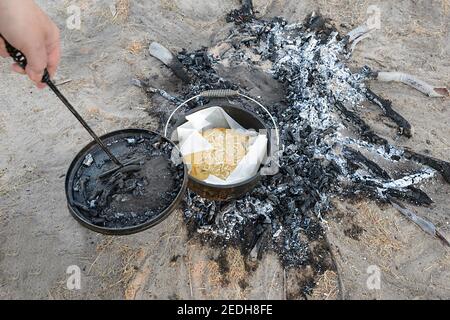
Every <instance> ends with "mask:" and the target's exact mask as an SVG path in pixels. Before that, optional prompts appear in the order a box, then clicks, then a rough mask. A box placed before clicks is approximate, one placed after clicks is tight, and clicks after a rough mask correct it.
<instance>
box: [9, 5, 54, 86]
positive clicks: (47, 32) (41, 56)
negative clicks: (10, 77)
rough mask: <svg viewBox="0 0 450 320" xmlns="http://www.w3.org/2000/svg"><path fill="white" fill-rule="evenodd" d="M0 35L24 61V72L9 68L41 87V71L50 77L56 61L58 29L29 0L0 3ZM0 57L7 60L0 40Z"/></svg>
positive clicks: (14, 67) (14, 65)
mask: <svg viewBox="0 0 450 320" xmlns="http://www.w3.org/2000/svg"><path fill="white" fill-rule="evenodd" d="M0 34H1V35H2V36H3V37H4V38H5V39H6V40H7V41H8V42H9V43H10V44H11V45H12V46H13V47H15V48H17V49H18V50H20V51H22V52H23V54H24V55H25V57H26V58H27V61H28V64H27V67H26V68H25V70H23V69H22V68H21V67H20V66H19V65H18V64H16V63H15V64H13V66H12V69H13V70H14V71H16V72H18V73H21V74H27V75H28V77H29V78H30V79H31V80H32V81H34V82H35V83H36V86H37V87H38V88H44V87H45V84H43V83H42V82H41V80H42V76H43V74H44V70H45V68H47V70H48V72H49V74H50V77H52V76H54V74H55V72H56V69H57V67H58V64H59V60H60V55H61V49H60V39H59V29H58V27H57V26H56V25H55V24H54V23H53V22H52V21H51V20H50V18H49V17H48V16H47V15H46V14H45V13H44V12H43V11H42V10H41V9H40V8H39V7H38V6H37V5H36V4H35V3H34V1H33V0H20V1H17V0H0ZM0 55H1V56H2V57H4V58H6V57H9V54H8V52H7V51H6V48H5V42H4V41H3V39H1V38H0Z"/></svg>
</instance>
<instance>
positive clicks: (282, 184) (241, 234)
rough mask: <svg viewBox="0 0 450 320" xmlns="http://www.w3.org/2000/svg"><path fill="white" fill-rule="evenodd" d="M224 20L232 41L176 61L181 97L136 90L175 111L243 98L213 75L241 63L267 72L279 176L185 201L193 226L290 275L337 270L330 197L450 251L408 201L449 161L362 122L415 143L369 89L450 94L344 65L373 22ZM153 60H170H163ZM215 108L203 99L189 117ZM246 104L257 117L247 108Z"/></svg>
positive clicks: (447, 173)
mask: <svg viewBox="0 0 450 320" xmlns="http://www.w3.org/2000/svg"><path fill="white" fill-rule="evenodd" d="M227 20H228V22H233V23H234V27H233V28H232V29H231V31H230V34H229V36H228V37H227V38H226V39H225V40H224V41H221V42H220V43H218V44H217V45H215V46H214V47H212V48H202V49H199V50H197V51H195V52H187V51H186V50H183V51H182V52H180V53H179V54H178V56H177V58H178V59H177V60H178V61H180V62H181V64H182V65H183V66H184V68H185V71H187V74H188V77H189V82H188V83H187V84H188V85H187V86H186V90H185V91H184V92H183V93H181V94H180V97H174V96H172V95H170V94H168V93H167V92H165V91H163V90H160V89H155V88H152V87H151V85H150V83H149V82H148V80H142V81H136V84H137V85H139V86H141V87H142V88H144V89H145V90H146V92H147V93H149V94H151V95H153V94H154V93H160V94H161V95H162V96H163V97H165V98H166V99H167V100H168V101H170V102H171V103H178V102H180V101H182V100H183V99H185V98H187V97H191V96H193V95H195V94H198V93H200V92H202V91H204V90H209V89H234V90H242V91H246V89H247V88H241V87H239V86H238V85H237V84H236V83H234V82H233V81H232V80H227V79H226V78H225V77H223V76H221V75H219V72H218V71H217V70H218V69H221V70H223V69H227V68H230V67H233V66H244V67H245V68H247V69H248V70H258V71H259V72H264V73H267V74H270V75H271V76H272V77H273V78H274V79H276V80H277V81H278V82H280V83H281V84H282V86H283V87H284V90H285V92H284V95H285V97H284V99H283V100H281V101H279V102H278V103H275V104H273V105H271V106H269V107H270V108H269V109H270V112H271V113H272V114H273V115H274V116H275V118H276V120H277V122H278V124H279V127H280V133H281V139H282V144H283V145H282V151H281V152H280V155H279V166H280V171H279V173H278V174H276V175H274V176H266V177H264V178H263V180H262V181H261V183H260V185H259V186H258V187H257V188H256V189H254V190H253V191H252V192H250V193H249V194H247V195H246V196H245V197H243V198H241V199H236V200H234V201H229V202H225V203H224V202H214V201H208V200H206V199H202V198H201V197H199V196H197V195H195V194H194V193H192V192H191V193H188V196H187V197H186V201H185V206H184V214H185V217H186V220H187V223H188V225H189V227H190V229H191V230H192V231H196V232H197V233H199V234H201V235H202V237H203V239H207V240H210V241H212V242H213V243H216V244H222V245H228V244H234V245H238V246H239V247H241V248H242V251H243V252H244V253H246V254H248V255H249V257H250V259H257V258H258V257H260V256H261V254H262V253H263V252H264V251H266V250H273V251H275V252H277V253H278V255H279V257H280V260H281V261H282V263H283V265H284V266H285V267H292V266H302V265H312V266H313V267H314V271H315V272H316V273H322V272H324V271H325V270H327V269H330V268H333V263H332V261H331V257H330V254H329V252H328V251H329V250H328V245H327V242H326V240H325V236H324V230H323V228H324V224H323V223H322V222H323V221H324V218H325V215H326V212H327V211H328V210H330V208H331V203H330V199H331V198H333V197H347V198H351V197H355V196H365V197H370V198H372V199H374V200H378V201H381V202H384V203H390V204H392V205H393V206H394V207H395V208H397V209H398V210H399V211H400V212H401V213H402V214H404V215H405V216H406V217H407V218H409V219H410V220H411V221H413V222H415V223H416V224H417V225H418V226H419V227H420V228H421V229H423V230H424V231H425V232H427V233H429V234H431V235H433V236H436V237H438V238H440V239H441V240H442V241H443V242H444V243H446V244H447V245H449V242H448V241H447V240H446V239H445V238H444V236H443V235H442V234H441V233H440V232H439V230H437V229H436V227H435V226H434V225H433V224H431V223H430V222H428V221H426V220H425V219H423V218H421V217H419V216H417V215H416V214H415V213H414V212H413V211H412V210H410V209H408V208H407V207H406V206H405V205H404V204H403V202H407V203H410V204H413V205H418V206H423V205H429V204H430V203H432V199H431V198H430V197H429V196H428V195H427V194H426V193H425V192H424V191H423V190H421V189H420V188H419V186H420V184H421V182H423V181H424V180H427V179H433V178H435V177H437V176H438V175H441V176H442V177H443V178H444V180H445V181H446V182H447V183H450V163H448V162H445V161H441V160H438V159H435V158H432V157H430V156H427V155H422V154H418V153H416V152H414V151H412V150H406V149H404V148H400V147H397V146H395V145H391V144H389V143H388V141H387V140H386V139H384V138H383V137H381V136H379V135H377V134H376V133H375V132H374V131H373V130H372V129H371V128H370V126H369V125H368V124H367V123H366V122H365V121H364V120H363V119H362V118H361V117H360V116H359V113H360V111H361V110H362V109H363V108H364V107H363V103H364V102H367V101H369V102H371V103H373V104H375V105H376V106H378V107H379V108H380V110H381V112H382V113H383V114H384V115H385V116H386V117H387V118H389V119H390V120H391V121H392V122H393V123H395V125H396V126H397V128H398V134H399V135H403V136H405V137H410V136H411V125H410V124H409V122H408V121H407V120H406V119H405V118H404V117H402V116H401V115H400V114H398V113H397V112H396V111H395V110H394V108H393V106H392V104H391V102H390V101H389V100H386V99H383V98H382V97H380V96H379V95H378V94H376V93H374V92H373V91H372V90H370V89H369V88H368V87H367V85H366V81H367V80H369V79H379V80H381V81H400V82H403V83H406V84H408V85H410V86H412V87H414V88H415V89H417V90H420V91H422V92H423V93H425V94H427V95H429V96H430V97H442V96H448V90H447V89H445V88H434V87H433V86H430V85H428V84H427V83H425V82H423V81H420V80H418V79H416V78H414V77H412V76H410V75H405V74H400V73H390V72H377V71H373V70H372V69H371V68H369V67H367V66H364V67H363V68H361V69H360V70H359V71H357V72H352V71H351V70H350V68H349V67H348V66H347V65H346V61H347V60H348V59H349V58H350V56H351V53H352V51H353V49H354V47H355V46H356V44H357V43H358V42H359V41H360V40H362V39H363V38H364V37H366V35H367V33H369V32H371V31H372V30H371V29H370V28H368V27H367V26H365V25H364V26H362V27H360V28H357V29H355V30H353V31H351V32H350V33H348V34H347V35H345V36H343V35H341V34H339V32H338V31H337V30H336V29H335V28H334V27H333V26H332V25H331V24H330V23H329V21H328V20H327V19H326V18H324V17H322V16H320V15H317V14H314V13H312V14H311V15H309V16H308V17H307V18H306V19H305V21H304V22H303V23H294V24H289V23H288V22H287V21H285V20H284V19H282V18H274V19H272V20H261V19H258V18H256V16H255V15H254V12H253V7H252V4H251V1H243V6H242V8H241V9H239V10H234V11H233V12H231V13H230V14H229V15H228V18H227ZM152 54H153V55H154V56H155V57H157V58H159V59H160V60H163V59H162V58H161V57H160V56H158V52H152ZM166 60H167V59H166ZM169 60H170V59H169ZM167 65H168V66H169V67H170V64H167ZM177 68H179V66H177ZM179 73H180V71H179V70H178V69H177V70H176V74H179ZM208 102H209V101H208V100H207V99H206V98H201V99H198V100H197V101H195V102H194V103H191V104H189V108H193V107H196V106H198V105H203V104H206V103H208ZM239 103H240V105H243V106H245V107H248V108H249V109H250V110H253V111H255V109H254V108H253V107H252V106H249V105H247V104H246V103H245V101H239ZM167 111H169V110H167ZM255 112H256V111H255ZM155 114H156V115H157V116H159V117H161V118H162V119H164V120H165V119H167V114H168V112H166V111H165V110H162V109H160V110H157V111H153V115H155ZM260 116H261V117H263V118H264V117H266V115H265V114H263V113H261V114H260ZM266 120H268V119H267V118H266ZM164 122H165V121H161V123H164ZM268 123H270V122H269V121H268ZM402 168H406V169H402ZM411 168H413V169H414V170H412V169H411ZM309 289H310V288H305V292H308V290H309Z"/></svg>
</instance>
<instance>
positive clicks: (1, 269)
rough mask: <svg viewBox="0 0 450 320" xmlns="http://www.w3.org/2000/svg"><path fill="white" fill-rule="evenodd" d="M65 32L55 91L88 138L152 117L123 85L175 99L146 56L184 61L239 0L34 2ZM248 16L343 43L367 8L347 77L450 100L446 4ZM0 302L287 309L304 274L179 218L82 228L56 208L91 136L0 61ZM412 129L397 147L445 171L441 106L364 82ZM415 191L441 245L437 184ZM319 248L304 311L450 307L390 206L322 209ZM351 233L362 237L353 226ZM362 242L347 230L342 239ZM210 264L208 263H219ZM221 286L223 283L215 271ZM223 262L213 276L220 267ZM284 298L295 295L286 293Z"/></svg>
mask: <svg viewBox="0 0 450 320" xmlns="http://www.w3.org/2000/svg"><path fill="white" fill-rule="evenodd" d="M38 2H39V4H41V5H42V7H43V8H45V9H46V10H47V11H48V13H49V15H50V16H51V17H52V18H53V19H54V20H55V21H56V23H57V24H58V25H59V26H60V27H61V30H62V40H63V59H62V63H61V68H60V70H59V73H58V78H57V79H56V82H65V81H68V82H67V83H65V84H63V85H61V86H60V88H61V90H63V91H64V93H65V94H67V96H68V97H69V99H70V100H71V101H73V102H74V104H75V106H76V107H77V108H78V110H80V112H81V113H82V114H83V115H84V116H86V118H87V119H88V121H89V123H90V124H92V126H93V127H94V128H95V130H96V131H97V132H98V133H106V132H108V131H111V130H115V129H121V128H127V127H133V126H136V127H143V128H148V129H152V128H153V129H154V128H155V127H156V125H157V124H156V123H155V120H154V119H151V118H149V116H148V115H147V113H146V112H145V110H146V109H148V108H153V107H155V106H154V105H153V104H152V103H150V102H149V101H148V99H147V97H146V96H145V95H144V94H143V93H142V92H141V91H140V90H139V89H137V88H134V87H133V86H131V85H130V79H131V78H133V77H136V76H145V77H152V79H153V80H154V85H155V86H157V87H161V88H167V89H171V90H175V89H176V88H178V87H179V86H180V83H179V82H178V80H177V79H176V78H175V77H174V76H173V75H172V74H171V72H170V71H169V70H167V69H166V68H164V67H161V65H160V64H159V63H158V62H157V61H156V60H154V59H153V58H151V57H149V55H148V53H147V49H146V48H147V46H148V43H149V42H150V41H152V40H157V41H159V42H161V43H163V44H165V45H167V46H168V47H170V48H172V49H174V50H179V49H181V48H187V49H196V48H200V47H201V46H208V45H211V43H212V40H213V39H214V37H215V35H216V34H217V33H218V32H220V30H222V29H223V28H224V27H225V25H226V23H225V21H224V18H225V15H226V13H227V12H228V11H229V10H230V9H232V8H236V7H237V6H238V5H239V2H238V1H236V0H229V1H223V0H221V1H219V0H208V1H206V0H204V1H194V0H155V1H144V0H135V1H129V3H128V1H124V0H121V1H117V6H116V7H117V11H116V16H115V17H113V16H112V13H111V10H110V9H109V6H110V4H114V3H115V1H87V0H78V1H76V0H74V1H43V0H42V1H38ZM255 3H256V6H257V9H258V10H259V12H260V14H261V15H266V16H268V17H270V16H275V15H281V16H284V17H285V18H287V19H288V20H290V21H300V20H302V19H303V18H304V16H305V15H306V14H307V13H309V12H310V11H312V10H315V9H320V10H321V12H322V13H323V14H325V15H327V16H329V17H330V18H332V19H333V20H334V21H335V23H336V25H338V26H339V25H341V26H340V28H341V29H342V30H348V29H351V28H352V27H355V26H357V25H358V24H360V23H362V22H363V21H364V20H365V19H366V18H367V14H366V10H367V7H368V5H370V4H374V5H377V6H378V7H379V8H380V10H381V11H380V12H381V23H382V24H381V30H379V31H377V32H376V33H375V34H374V35H373V36H372V39H370V40H367V41H365V42H364V43H362V44H361V45H360V46H359V48H358V49H357V51H356V52H355V55H354V57H353V61H354V63H353V64H354V65H355V66H362V65H363V64H368V65H370V66H372V67H374V68H376V69H377V68H378V69H383V70H399V71H406V72H409V73H413V74H417V75H420V76H421V77H422V78H424V79H427V80H429V81H431V82H433V83H436V84H441V85H445V86H447V87H449V86H450V64H449V61H450V60H449V52H450V34H449V21H450V19H449V15H450V3H449V1H448V0H442V1H438V0H433V1H408V0H401V1H395V2H394V1H376V0H372V1H349V0H346V1H334V0H333V1H325V0H315V1H309V0H308V1H293V0H258V1H255ZM74 4H75V5H78V6H80V8H81V10H82V11H81V12H82V16H81V23H82V24H81V30H69V29H67V28H66V27H65V25H66V23H65V20H66V19H67V17H68V14H67V12H66V8H67V7H68V6H69V5H74ZM0 69H1V70H0V73H1V76H2V81H1V83H0V92H1V94H0V101H1V104H2V107H1V108H0V141H1V143H0V298H2V299H7V298H32V299H41V298H44V299H53V298H67V299H79V298H92V299H96V298H113V299H122V298H127V299H133V298H144V299H155V298H160V299H181V298H194V299H212V298H236V299H248V298H259V299H285V298H297V297H299V295H298V288H297V283H298V282H299V281H301V279H302V277H303V276H304V275H305V274H307V273H308V268H304V269H301V270H283V268H282V267H281V266H280V265H279V263H278V261H277V258H276V256H274V255H270V254H269V255H266V256H265V257H263V259H262V260H261V261H260V262H259V263H258V264H257V265H255V266H254V268H253V269H252V270H249V269H248V268H246V266H245V263H244V259H243V257H242V256H241V255H240V253H239V252H238V251H236V250H234V249H228V250H226V252H224V253H220V252H217V250H213V249H211V248H209V247H204V246H203V247H202V246H201V245H199V244H198V243H194V242H192V241H188V240H187V237H186V230H185V226H184V224H183V221H182V218H181V213H180V212H176V213H174V214H173V215H172V216H170V217H169V218H168V219H167V220H166V221H164V222H163V223H161V224H160V225H158V226H157V227H155V228H153V229H151V230H148V231H145V232H142V233H140V234H137V235H133V236H127V237H108V236H103V235H99V234H96V233H93V232H91V231H88V230H86V229H85V228H83V227H81V226H80V225H79V224H78V223H77V222H76V221H75V220H74V219H72V218H71V216H70V215H69V212H68V210H67V208H66V201H65V194H64V175H65V172H66V170H67V168H68V165H69V163H70V161H71V160H72V158H73V157H74V156H75V155H76V153H77V152H78V150H79V149H80V148H81V147H82V146H84V145H85V144H86V143H87V142H88V140H89V136H88V135H87V134H86V133H85V132H84V131H83V130H82V129H81V127H80V126H79V125H78V123H77V122H76V121H75V120H74V118H73V117H72V116H71V115H70V114H69V113H68V111H67V110H65V109H64V107H63V106H62V105H61V104H60V103H59V101H57V99H56V98H55V97H54V96H53V95H52V94H51V93H50V92H49V91H47V90H44V91H38V90H36V89H35V88H33V86H32V85H31V83H30V82H29V81H28V80H27V79H25V78H23V77H21V76H19V75H15V74H12V73H11V72H10V71H9V63H8V62H7V61H1V62H0ZM372 88H373V89H374V90H375V91H376V92H379V93H383V95H384V96H385V97H387V98H389V99H391V100H393V103H394V106H395V108H396V110H398V111H399V112H400V113H401V114H403V115H404V116H405V117H406V118H407V119H408V120H409V121H410V122H411V124H412V125H413V127H414V136H413V137H412V138H411V139H409V140H407V139H405V138H395V139H394V140H395V141H394V142H395V143H396V144H398V145H404V146H409V147H412V148H414V150H416V151H419V152H425V151H426V150H428V151H429V152H430V153H431V154H432V155H434V156H436V157H439V158H442V159H445V160H447V161H450V152H449V150H450V138H449V137H450V126H449V120H450V108H449V100H448V99H446V100H445V99H430V98H426V97H424V96H423V95H421V94H420V93H418V92H415V91H413V90H411V89H409V88H407V87H405V86H402V85H392V84H379V83H373V84H372ZM368 111H373V112H370V113H369V112H368V113H367V115H366V117H365V118H366V119H367V120H368V121H369V122H370V123H371V125H373V126H374V127H375V128H376V130H377V131H378V132H379V133H381V134H382V135H383V136H386V137H391V138H392V137H395V129H394V128H392V127H389V126H386V123H388V124H389V122H388V121H386V120H385V119H384V118H382V117H380V116H379V111H378V110H377V109H376V108H375V107H371V106H369V107H368ZM424 189H425V190H426V191H427V192H429V194H430V195H431V196H432V197H433V199H434V201H435V203H434V204H433V205H432V206H431V207H429V208H416V209H417V212H418V213H419V214H420V215H422V216H424V217H427V218H428V219H429V220H431V221H432V222H434V223H435V224H437V225H438V226H439V227H440V228H441V229H442V230H443V231H444V232H446V233H447V235H450V224H449V219H450V217H449V209H450V197H449V195H450V186H449V185H446V184H445V183H444V182H443V180H442V179H441V178H438V179H435V180H434V181H432V182H430V183H428V184H427V185H426V186H425V187H424ZM334 203H335V206H336V210H334V211H333V212H332V213H330V216H329V217H328V229H327V236H328V239H329V241H330V243H331V244H332V249H333V252H334V255H335V257H336V260H337V263H338V270H339V273H340V275H341V277H340V279H341V280H340V282H341V287H342V290H341V291H339V290H338V280H337V279H338V277H337V275H336V273H334V272H331V271H328V272H327V273H325V274H324V275H323V276H322V277H321V278H320V279H317V280H318V286H317V288H316V290H315V291H314V293H313V295H312V296H311V298H317V299H335V298H339V297H340V296H341V295H342V296H343V297H344V298H347V299H374V298H376V299H401V298H409V299H413V298H415V299H425V298H434V299H440V298H450V250H449V248H446V247H444V246H443V244H442V243H440V242H439V241H437V240H435V239H433V238H431V237H430V236H428V235H426V234H424V233H422V232H421V231H420V230H419V229H418V228H417V227H415V226H414V225H412V224H411V223H409V222H408V221H407V220H405V219H404V218H402V217H401V216H400V215H399V213H397V212H396V211H395V210H393V209H392V208H388V207H383V206H379V205H378V204H376V203H374V202H368V201H362V202H356V203H347V202H344V201H342V200H340V199H334ZM358 227H359V228H358ZM352 230H360V232H356V233H355V232H353V233H352V232H350V231H352ZM219 255H221V257H219ZM224 259H225V260H226V262H227V263H226V265H227V272H223V268H224V266H223V260H224ZM221 261H222V262H221ZM72 265H76V266H79V267H80V269H81V288H80V289H79V290H69V289H68V288H67V285H66V280H67V278H68V277H69V275H68V274H67V273H66V271H67V268H68V267H69V266H72ZM371 265H375V266H377V267H378V268H379V270H380V273H381V287H380V289H379V290H369V289H368V287H367V280H368V277H369V276H370V275H369V274H368V273H367V271H368V267H369V266H371ZM296 290H297V291H296Z"/></svg>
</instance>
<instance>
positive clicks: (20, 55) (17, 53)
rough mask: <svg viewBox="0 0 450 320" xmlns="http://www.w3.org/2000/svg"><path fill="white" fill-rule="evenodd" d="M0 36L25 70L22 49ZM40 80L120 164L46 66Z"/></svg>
mask: <svg viewBox="0 0 450 320" xmlns="http://www.w3.org/2000/svg"><path fill="white" fill-rule="evenodd" d="M0 37H1V38H2V39H3V41H4V42H5V47H6V51H8V53H9V55H10V56H11V58H13V60H14V61H15V62H16V63H17V64H18V65H19V66H20V67H21V68H22V69H24V70H25V68H26V67H27V63H28V62H27V57H25V55H24V54H23V53H22V51H20V50H18V49H16V48H14V47H13V46H12V45H11V44H10V43H9V42H8V41H7V40H6V39H5V38H4V37H3V36H2V35H1V34H0ZM41 82H43V83H45V84H47V85H48V87H49V88H50V89H51V90H52V91H53V92H54V93H55V94H56V96H57V97H58V98H59V99H60V100H61V101H62V102H63V103H64V105H65V106H66V107H67V109H69V111H70V112H72V114H73V115H74V116H75V118H77V120H78V121H79V122H80V123H81V125H82V126H83V127H84V128H85V129H86V130H87V132H89V134H90V135H91V137H92V138H94V140H95V141H96V142H97V144H98V145H99V146H100V147H101V148H102V149H103V151H105V153H106V154H107V155H108V157H109V158H110V159H111V160H112V161H113V162H114V163H115V164H116V165H118V166H122V164H121V163H120V161H119V160H118V159H117V158H116V157H115V156H114V155H113V154H112V153H111V151H110V150H109V149H108V147H107V146H106V145H105V144H104V143H103V141H102V140H100V138H99V137H98V136H97V134H96V133H95V132H94V131H93V130H92V129H91V127H90V126H89V125H88V124H87V122H86V121H84V119H83V117H81V115H80V114H79V113H78V111H77V110H75V108H74V107H73V106H72V104H71V103H70V102H69V101H68V100H67V99H66V97H64V95H63V94H62V93H61V92H60V91H59V89H58V88H57V87H56V85H55V84H54V83H53V81H52V80H50V74H49V73H48V70H47V68H45V70H44V75H43V76H42V80H41Z"/></svg>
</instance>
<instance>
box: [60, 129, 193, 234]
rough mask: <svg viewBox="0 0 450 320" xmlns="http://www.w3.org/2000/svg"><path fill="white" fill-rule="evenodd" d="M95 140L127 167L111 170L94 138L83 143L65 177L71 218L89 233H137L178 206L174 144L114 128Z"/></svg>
mask: <svg viewBox="0 0 450 320" xmlns="http://www.w3.org/2000/svg"><path fill="white" fill-rule="evenodd" d="M101 139H102V141H104V142H105V143H106V144H107V145H108V147H109V148H110V150H111V151H112V153H113V154H114V155H115V156H116V157H117V158H118V159H119V160H120V161H121V162H122V163H123V164H128V165H125V166H124V167H123V168H122V169H119V170H115V169H116V168H117V166H116V165H115V164H114V163H112V162H111V161H110V160H109V158H108V156H107V155H106V154H105V153H104V152H103V150H101V148H100V147H99V146H98V145H97V144H96V143H95V141H93V142H91V143H89V144H88V145H87V146H86V147H84V148H83V149H82V150H81V151H80V152H79V153H78V155H77V156H76V157H75V159H74V160H73V162H72V164H71V165H70V167H69V170H68V173H67V176H66V183H65V188H66V196H67V202H68V207H69V210H70V212H71V214H72V215H73V217H74V218H75V219H76V220H77V221H78V222H80V223H81V224H82V225H83V226H85V227H87V228H89V229H91V230H93V231H96V232H100V233H103V234H110V235H126V234H132V233H137V232H140V231H143V230H145V229H148V228H150V227H152V226H154V225H156V224H158V223H160V222H161V221H163V220H164V219H165V218H167V217H168V216H169V215H170V213H172V212H173V211H174V210H175V209H176V208H177V206H178V205H179V204H180V202H181V200H182V198H183V196H184V194H185V191H186V189H187V183H188V173H187V167H186V165H185V164H184V162H183V161H182V157H181V154H180V152H179V150H178V148H177V146H176V145H175V144H174V143H173V142H172V141H170V140H168V139H166V138H165V137H163V136H161V135H160V134H158V133H156V132H152V131H148V130H143V129H126V130H119V131H114V132H111V133H108V134H106V135H104V136H102V137H101ZM171 159H175V160H176V161H172V160H171Z"/></svg>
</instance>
